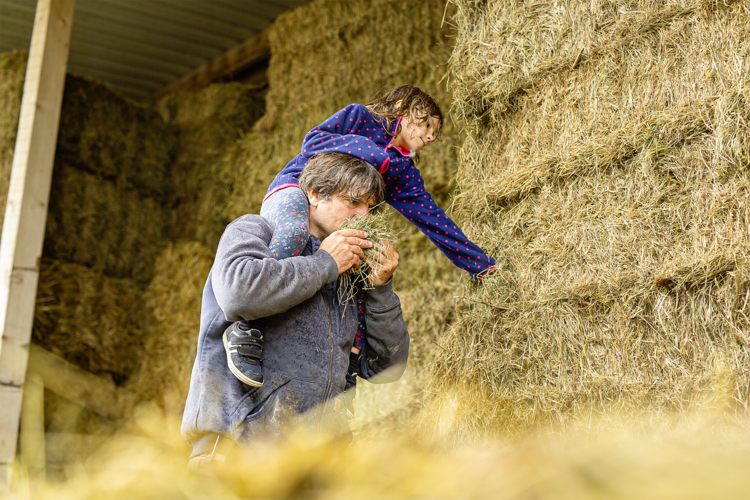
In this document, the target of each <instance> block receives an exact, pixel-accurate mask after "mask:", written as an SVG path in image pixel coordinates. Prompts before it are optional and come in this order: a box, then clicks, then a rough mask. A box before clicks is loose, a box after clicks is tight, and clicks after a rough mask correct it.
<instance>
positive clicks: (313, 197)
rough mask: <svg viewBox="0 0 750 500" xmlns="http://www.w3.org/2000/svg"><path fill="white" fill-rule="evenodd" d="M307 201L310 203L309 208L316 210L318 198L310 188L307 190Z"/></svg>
mask: <svg viewBox="0 0 750 500" xmlns="http://www.w3.org/2000/svg"><path fill="white" fill-rule="evenodd" d="M307 200H308V201H309V202H310V206H311V207H315V208H318V204H319V203H320V198H318V193H316V192H315V191H313V190H312V188H307Z"/></svg>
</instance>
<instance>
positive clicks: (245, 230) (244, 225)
mask: <svg viewBox="0 0 750 500" xmlns="http://www.w3.org/2000/svg"><path fill="white" fill-rule="evenodd" d="M243 235H247V236H253V237H256V238H260V239H262V240H264V241H270V240H271V237H272V236H273V226H272V225H271V223H270V222H268V221H267V220H266V219H265V218H263V217H261V216H260V215H255V214H246V215H243V216H241V217H238V218H236V219H235V220H233V221H232V222H231V223H229V225H228V226H227V227H226V229H225V230H224V236H223V237H230V238H232V237H242V236H243Z"/></svg>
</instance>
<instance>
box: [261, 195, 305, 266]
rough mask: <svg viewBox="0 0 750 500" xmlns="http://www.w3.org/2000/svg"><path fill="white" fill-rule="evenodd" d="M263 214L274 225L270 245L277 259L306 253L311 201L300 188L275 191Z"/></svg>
mask: <svg viewBox="0 0 750 500" xmlns="http://www.w3.org/2000/svg"><path fill="white" fill-rule="evenodd" d="M260 215H261V216H262V217H263V218H264V219H266V220H267V221H268V222H270V223H271V224H272V225H273V227H274V231H273V238H272V239H271V243H270V244H269V245H268V248H269V249H270V250H271V255H273V257H274V258H275V259H277V260H281V259H286V258H287V257H294V256H295V255H300V254H301V253H302V251H303V250H304V249H305V246H306V245H307V241H308V240H309V239H310V227H309V226H310V204H309V202H308V201H307V197H306V196H305V194H304V193H303V192H302V190H301V189H300V188H297V187H288V188H285V189H281V190H279V191H276V192H275V193H273V194H272V195H271V196H269V197H268V198H267V199H266V201H265V202H263V206H262V207H261V209H260Z"/></svg>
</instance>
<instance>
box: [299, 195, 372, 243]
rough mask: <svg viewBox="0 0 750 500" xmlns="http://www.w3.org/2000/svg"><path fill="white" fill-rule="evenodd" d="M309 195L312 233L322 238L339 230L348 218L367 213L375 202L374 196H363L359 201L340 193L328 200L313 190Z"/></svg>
mask: <svg viewBox="0 0 750 500" xmlns="http://www.w3.org/2000/svg"><path fill="white" fill-rule="evenodd" d="M307 195H308V198H309V200H310V233H311V234H313V235H315V236H316V237H317V238H318V239H320V240H324V239H326V238H327V237H328V236H329V235H330V234H331V233H333V232H335V231H338V230H339V229H340V228H341V226H343V225H344V223H345V222H346V221H347V219H349V218H351V217H363V216H365V215H367V213H368V211H369V210H370V208H372V206H373V205H374V203H375V202H374V200H373V199H372V198H369V199H366V201H365V200H363V199H362V198H364V197H362V198H360V200H359V201H358V200H352V199H351V198H349V196H348V195H341V196H339V194H338V193H336V194H334V195H333V196H331V198H330V199H328V200H324V199H321V198H319V197H318V196H317V193H315V192H314V191H312V190H310V191H308V193H307Z"/></svg>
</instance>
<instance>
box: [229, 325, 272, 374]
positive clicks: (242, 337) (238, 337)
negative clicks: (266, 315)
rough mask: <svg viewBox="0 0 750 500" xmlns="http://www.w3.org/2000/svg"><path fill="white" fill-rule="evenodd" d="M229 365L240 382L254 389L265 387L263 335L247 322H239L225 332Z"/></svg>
mask: <svg viewBox="0 0 750 500" xmlns="http://www.w3.org/2000/svg"><path fill="white" fill-rule="evenodd" d="M224 350H225V351H226V352H227V364H228V365H229V369H230V370H231V371H232V373H233V374H234V376H235V377H237V378H238V379H239V380H240V382H242V383H244V384H247V385H251V386H253V387H261V386H262V385H263V371H262V370H261V364H262V363H263V335H261V334H260V331H259V330H256V329H255V328H252V327H251V326H250V323H249V322H247V321H238V322H236V323H232V324H231V325H229V328H227V329H226V330H225V331H224Z"/></svg>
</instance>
